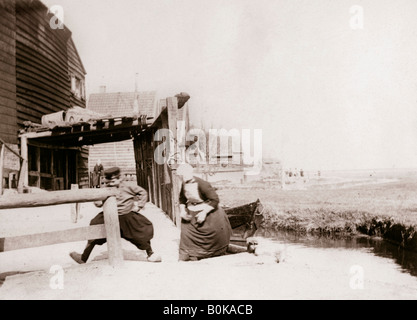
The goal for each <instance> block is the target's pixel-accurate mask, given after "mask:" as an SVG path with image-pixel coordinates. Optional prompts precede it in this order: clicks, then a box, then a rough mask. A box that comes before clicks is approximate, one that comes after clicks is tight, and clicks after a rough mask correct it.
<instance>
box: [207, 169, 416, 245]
mask: <svg viewBox="0 0 417 320" xmlns="http://www.w3.org/2000/svg"><path fill="white" fill-rule="evenodd" d="M301 185H302V188H298V189H297V188H293V189H291V188H288V187H287V188H284V189H282V188H281V187H280V186H279V185H268V184H262V183H252V184H249V185H248V184H247V185H238V184H235V185H231V184H225V185H222V184H221V183H216V184H215V187H216V188H217V192H218V194H219V196H220V198H221V201H222V203H223V204H224V205H228V206H237V205H241V204H244V203H248V202H251V201H255V200H256V199H258V198H259V199H260V200H261V203H262V204H263V205H264V222H263V226H264V227H265V228H270V229H277V230H278V229H281V230H282V229H285V230H292V231H296V232H301V233H312V234H319V235H355V234H367V235H371V236H381V237H383V238H386V239H387V240H392V241H394V242H398V243H400V244H401V245H402V246H404V247H413V248H414V249H417V234H416V232H417V178H416V177H415V176H410V175H405V176H399V177H396V178H395V179H394V178H392V179H385V178H384V179H376V178H369V179H367V180H360V181H359V180H356V181H354V180H351V181H347V180H345V181H344V182H338V183H329V184H322V185H318V184H317V183H312V182H310V183H309V184H308V185H305V182H302V183H301ZM290 186H291V185H290ZM300 189H301V190H300Z"/></svg>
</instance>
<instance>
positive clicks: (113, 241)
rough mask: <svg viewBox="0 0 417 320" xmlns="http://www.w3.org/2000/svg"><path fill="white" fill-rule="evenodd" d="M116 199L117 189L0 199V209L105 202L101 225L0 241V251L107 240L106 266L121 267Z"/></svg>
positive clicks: (24, 195)
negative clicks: (107, 258) (107, 260)
mask: <svg viewBox="0 0 417 320" xmlns="http://www.w3.org/2000/svg"><path fill="white" fill-rule="evenodd" d="M115 196H116V190H114V189H112V188H105V189H79V190H65V191H51V192H42V193H36V194H35V193H29V194H19V195H10V196H7V197H4V196H3V197H2V196H0V210H1V209H16V208H31V207H42V206H51V205H59V204H67V203H81V202H91V201H99V200H101V201H104V205H103V214H104V225H99V226H87V227H80V228H72V229H68V230H62V231H53V232H45V233H38V234H31V235H22V236H15V237H5V238H0V252H4V251H11V250H17V249H24V248H33V247H39V246H45V245H51V244H58V243H66V242H73V241H82V240H91V239H101V238H107V249H108V254H109V264H110V265H112V266H118V265H121V264H122V262H123V252H122V245H121V237H120V225H119V217H118V213H117V203H116V197H115ZM10 214H12V213H10ZM57 214H59V212H57Z"/></svg>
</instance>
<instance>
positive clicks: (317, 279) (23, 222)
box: [0, 204, 417, 300]
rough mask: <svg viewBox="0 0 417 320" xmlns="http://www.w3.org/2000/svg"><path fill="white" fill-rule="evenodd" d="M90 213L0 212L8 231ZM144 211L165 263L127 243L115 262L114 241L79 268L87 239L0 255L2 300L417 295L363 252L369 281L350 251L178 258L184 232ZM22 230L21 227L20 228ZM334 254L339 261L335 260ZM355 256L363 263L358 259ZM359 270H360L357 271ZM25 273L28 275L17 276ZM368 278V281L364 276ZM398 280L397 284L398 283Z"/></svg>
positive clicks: (44, 227) (53, 226)
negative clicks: (110, 253) (111, 256)
mask: <svg viewBox="0 0 417 320" xmlns="http://www.w3.org/2000/svg"><path fill="white" fill-rule="evenodd" d="M81 212H82V214H83V218H82V219H81V220H80V221H79V222H78V223H77V224H74V223H72V222H70V215H69V207H68V206H64V205H63V206H56V207H48V208H36V209H25V210H22V209H21V210H3V211H0V236H7V235H16V234H25V233H37V232H45V231H52V230H59V229H60V228H62V229H66V228H69V227H79V226H82V225H88V222H89V220H90V218H91V217H92V216H94V214H96V213H97V212H98V211H97V209H96V208H94V206H92V205H91V204H83V206H82V210H81ZM144 214H145V215H146V216H147V217H148V218H149V219H150V220H151V221H152V222H153V223H154V227H155V238H154V239H153V242H152V245H153V247H154V249H155V251H157V252H158V253H160V254H161V256H162V258H163V262H161V263H150V262H147V261H146V255H145V253H144V252H141V251H139V250H137V249H136V248H135V247H133V246H132V245H131V244H130V243H128V242H126V241H124V240H123V248H124V253H125V262H124V264H123V266H121V267H119V268H113V267H110V266H109V264H108V260H107V259H106V245H104V246H101V247H96V249H95V251H94V252H93V255H92V257H91V261H89V262H88V263H87V264H84V265H78V264H76V263H75V262H74V261H72V260H71V258H69V256H68V253H69V252H70V251H73V250H76V251H78V252H81V250H82V249H83V248H84V245H85V242H83V241H82V242H73V243H65V244H59V245H52V246H45V247H40V248H33V249H23V250H16V251H10V252H4V253H0V275H2V277H3V278H4V277H5V276H6V275H8V274H9V275H8V276H7V277H6V278H5V281H4V283H3V284H2V286H1V287H0V299H2V300H11V299H28V300H32V299H48V300H59V299H73V300H85V299H94V300H96V299H97V300H98V299H141V300H147V299H152V300H183V299H191V300H201V299H218V300H240V299H242V300H257V299H266V300H277V299H416V298H417V278H415V277H412V276H411V275H409V274H406V273H403V274H400V275H398V272H396V274H395V276H393V275H391V274H390V272H394V270H395V269H394V268H392V269H388V270H392V271H387V269H386V268H383V267H382V266H385V265H386V264H387V263H391V262H389V261H388V260H387V259H384V258H380V260H377V264H380V265H381V268H379V267H378V266H377V267H375V262H374V263H373V264H372V265H368V262H367V256H366V254H365V253H364V254H363V257H362V256H361V254H360V253H359V259H360V261H359V264H360V266H361V268H362V271H363V272H364V274H363V275H364V276H363V282H360V284H359V285H358V282H355V279H356V278H355V277H356V276H357V274H355V273H352V268H351V267H352V266H353V265H354V264H355V262H357V259H358V253H357V252H355V253H353V252H350V251H349V250H343V251H342V250H334V252H332V254H331V255H329V251H328V250H327V251H324V250H317V251H314V256H312V253H311V251H309V250H306V249H305V248H303V247H297V246H295V247H291V248H290V249H288V250H287V249H285V260H284V261H283V262H281V263H276V262H275V261H274V258H273V257H272V256H270V255H261V256H255V255H253V254H249V253H240V254H235V255H227V256H223V257H219V258H212V259H206V260H201V261H198V262H178V243H179V230H178V229H177V228H176V227H175V226H174V225H173V223H172V222H171V220H169V219H168V218H167V217H166V215H165V214H164V213H163V212H162V211H160V210H159V209H158V208H156V207H155V206H153V205H151V204H149V205H147V207H146V210H145V212H144ZM17 230H18V231H17ZM329 257H331V260H329V259H330V258H329ZM353 257H355V258H354V259H356V260H352V259H353ZM353 270H354V269H353ZM17 272H27V273H22V274H16V273H17ZM361 279H362V278H361ZM390 279H395V281H393V280H390Z"/></svg>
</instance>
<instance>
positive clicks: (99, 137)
mask: <svg viewBox="0 0 417 320" xmlns="http://www.w3.org/2000/svg"><path fill="white" fill-rule="evenodd" d="M158 112H159V114H157V115H156V117H148V116H147V115H143V114H142V115H130V116H129V115H124V116H122V115H121V116H119V117H109V118H106V117H103V118H101V119H97V120H92V121H89V122H78V123H72V124H71V125H70V126H56V127H55V128H53V129H45V128H41V127H33V128H30V129H27V130H26V131H25V132H22V133H21V135H20V139H21V142H22V150H25V147H24V146H25V144H26V141H27V142H28V143H29V142H30V143H38V144H46V145H51V146H56V147H58V148H59V147H67V148H68V147H73V148H78V147H81V146H91V145H97V144H101V143H106V142H115V143H118V142H120V141H126V140H130V141H131V143H132V144H133V149H134V156H135V164H136V168H135V170H136V176H137V184H138V185H140V186H142V187H143V188H145V189H146V190H147V191H148V193H149V200H150V201H151V202H152V203H154V204H155V205H157V206H158V207H159V208H161V209H162V210H163V211H164V212H166V213H167V215H168V216H169V217H170V218H171V219H172V220H173V221H174V222H175V223H176V224H178V225H179V222H180V220H179V219H180V218H179V188H180V182H179V179H178V177H177V176H176V174H175V172H176V168H177V164H178V160H179V159H177V158H176V157H175V154H176V153H177V152H178V149H179V148H181V147H185V145H184V144H183V141H184V140H185V137H184V134H185V132H186V130H187V129H188V128H189V117H188V104H185V105H180V106H179V104H178V99H177V98H176V97H169V98H167V99H165V103H163V104H162V105H161V106H160V109H159V111H158ZM178 120H181V121H180V122H178ZM179 124H180V127H181V128H179ZM161 132H162V134H161ZM22 157H23V158H25V157H26V155H25V154H22ZM122 173H123V172H122Z"/></svg>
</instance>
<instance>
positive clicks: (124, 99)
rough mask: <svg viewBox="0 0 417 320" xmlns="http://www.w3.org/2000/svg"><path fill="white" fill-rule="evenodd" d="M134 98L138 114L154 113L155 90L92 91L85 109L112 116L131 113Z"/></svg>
mask: <svg viewBox="0 0 417 320" xmlns="http://www.w3.org/2000/svg"><path fill="white" fill-rule="evenodd" d="M136 99H137V103H138V107H139V110H138V112H139V114H141V115H147V116H150V117H153V116H154V115H155V103H156V91H142V92H111V93H110V92H109V93H93V94H90V97H89V99H88V103H87V109H90V110H92V111H94V112H98V113H102V114H110V115H112V116H113V117H121V116H126V115H131V114H132V111H133V110H134V104H135V100H136Z"/></svg>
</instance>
